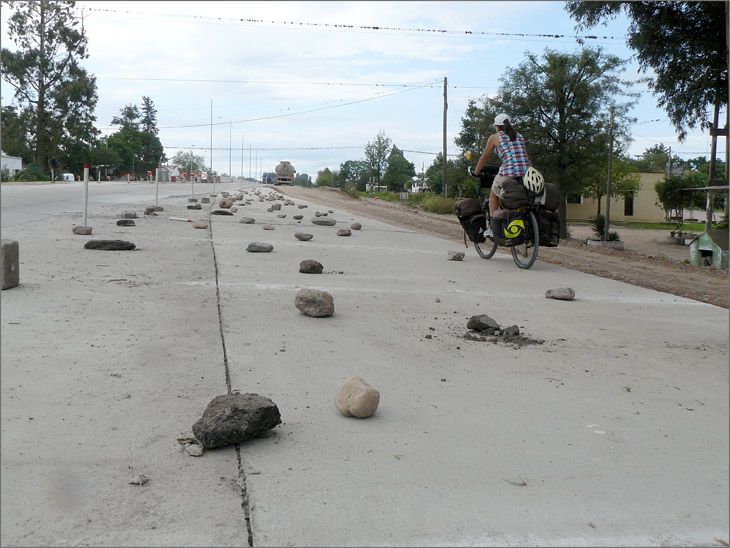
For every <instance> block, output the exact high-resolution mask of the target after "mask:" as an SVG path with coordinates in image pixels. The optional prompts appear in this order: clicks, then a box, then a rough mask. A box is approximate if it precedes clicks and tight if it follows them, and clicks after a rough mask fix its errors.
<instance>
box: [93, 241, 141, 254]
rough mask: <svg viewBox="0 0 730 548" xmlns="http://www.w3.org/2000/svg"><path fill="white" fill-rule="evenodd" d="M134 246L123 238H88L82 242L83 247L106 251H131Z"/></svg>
mask: <svg viewBox="0 0 730 548" xmlns="http://www.w3.org/2000/svg"><path fill="white" fill-rule="evenodd" d="M135 247H136V246H135V245H134V244H133V243H132V242H127V241H125V240H89V241H88V242H86V243H85V244H84V248H85V249H103V250H106V251H131V250H133V249H134V248H135Z"/></svg>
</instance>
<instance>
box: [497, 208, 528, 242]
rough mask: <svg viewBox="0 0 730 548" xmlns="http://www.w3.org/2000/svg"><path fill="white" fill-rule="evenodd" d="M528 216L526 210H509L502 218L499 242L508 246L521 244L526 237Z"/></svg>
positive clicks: (498, 235)
mask: <svg viewBox="0 0 730 548" xmlns="http://www.w3.org/2000/svg"><path fill="white" fill-rule="evenodd" d="M527 223H528V221H527V217H526V215H525V212H524V210H516V211H508V212H507V215H505V216H504V217H503V218H502V219H500V224H501V227H500V230H499V234H497V235H496V237H497V243H498V244H499V245H502V246H506V247H513V246H516V245H521V244H522V242H523V241H524V239H525V231H526V229H527Z"/></svg>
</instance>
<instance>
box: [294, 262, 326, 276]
mask: <svg viewBox="0 0 730 548" xmlns="http://www.w3.org/2000/svg"><path fill="white" fill-rule="evenodd" d="M323 268H324V267H323V266H322V263H320V262H318V261H315V260H314V259H304V260H303V261H302V262H301V263H299V272H302V273H304V274H322V270H323Z"/></svg>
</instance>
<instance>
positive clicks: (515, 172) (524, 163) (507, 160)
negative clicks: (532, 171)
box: [497, 131, 532, 177]
mask: <svg viewBox="0 0 730 548" xmlns="http://www.w3.org/2000/svg"><path fill="white" fill-rule="evenodd" d="M497 156H499V159H500V160H502V165H501V166H500V167H499V174H500V175H504V176H506V177H522V176H523V175H524V174H525V171H527V168H528V167H530V166H531V165H532V162H530V159H529V158H528V157H527V150H526V148H525V138H524V137H523V136H522V135H521V134H519V133H518V134H517V139H515V140H514V141H510V140H509V135H507V134H506V133H505V132H504V131H500V132H499V145H498V146H497Z"/></svg>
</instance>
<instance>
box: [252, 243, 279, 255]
mask: <svg viewBox="0 0 730 548" xmlns="http://www.w3.org/2000/svg"><path fill="white" fill-rule="evenodd" d="M273 249H274V246H273V245H271V244H267V243H265V242H251V243H250V244H248V247H247V248H246V251H250V252H251V253H268V252H269V251H271V250H273Z"/></svg>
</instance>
